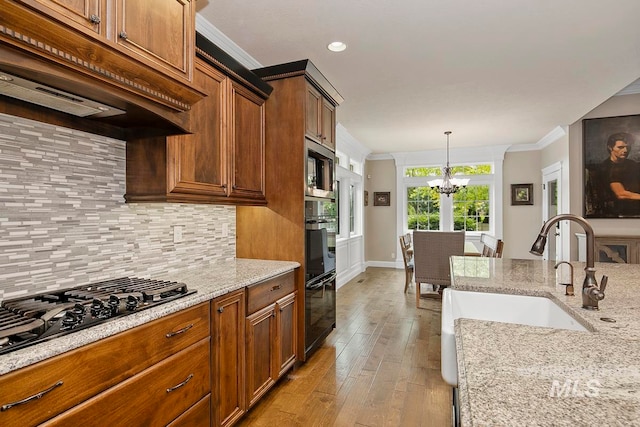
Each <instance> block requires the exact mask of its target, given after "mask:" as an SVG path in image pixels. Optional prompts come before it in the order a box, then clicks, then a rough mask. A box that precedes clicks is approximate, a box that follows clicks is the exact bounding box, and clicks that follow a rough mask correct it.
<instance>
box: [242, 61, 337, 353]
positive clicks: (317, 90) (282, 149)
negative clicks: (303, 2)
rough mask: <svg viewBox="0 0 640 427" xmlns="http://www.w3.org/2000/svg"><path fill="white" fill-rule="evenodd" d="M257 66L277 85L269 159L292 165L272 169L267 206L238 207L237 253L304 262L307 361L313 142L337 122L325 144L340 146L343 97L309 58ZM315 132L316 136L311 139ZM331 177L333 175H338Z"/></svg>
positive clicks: (300, 316) (299, 318)
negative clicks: (338, 133)
mask: <svg viewBox="0 0 640 427" xmlns="http://www.w3.org/2000/svg"><path fill="white" fill-rule="evenodd" d="M253 72H254V73H255V74H257V75H258V76H260V77H262V79H263V80H265V81H266V82H268V83H269V84H270V85H271V86H272V87H273V93H272V94H271V96H270V97H269V98H268V99H267V101H266V109H267V116H266V132H265V133H266V139H265V144H266V145H265V147H266V151H265V159H266V164H267V165H282V164H285V165H286V167H269V168H267V169H266V178H265V181H266V198H267V200H268V202H269V203H268V205H267V207H266V209H263V208H253V207H247V206H238V208H237V209H236V236H237V237H236V256H238V257H239V258H256V259H273V260H289V261H296V262H298V263H300V266H301V267H300V268H299V269H297V270H296V272H295V274H296V277H295V283H296V290H297V298H296V300H295V305H296V309H295V310H294V312H295V316H296V320H295V322H294V323H295V326H296V340H295V345H296V351H295V354H296V357H297V360H299V361H304V358H305V351H306V348H305V327H304V325H305V316H306V315H307V314H306V311H305V309H304V303H305V281H306V277H305V276H306V269H307V266H306V265H305V264H306V261H305V252H306V247H305V242H306V238H307V237H306V223H305V197H306V191H307V188H308V182H307V178H308V176H307V173H306V168H307V165H308V162H309V156H308V155H309V150H308V144H313V145H318V144H317V142H316V141H318V137H317V131H318V130H320V129H321V128H322V127H323V126H326V127H327V128H329V127H332V129H328V130H326V131H324V133H325V135H331V137H328V138H327V140H325V142H324V144H325V146H326V147H320V148H327V147H329V146H331V145H333V147H332V149H333V148H334V147H335V129H334V127H335V111H336V107H337V105H338V104H340V103H341V102H342V101H343V98H342V97H341V95H340V94H339V93H338V92H337V90H336V89H335V88H334V87H333V86H332V85H331V83H330V82H329V81H327V80H326V78H324V76H323V75H322V73H320V71H319V70H318V69H317V68H316V67H315V66H314V65H313V64H312V63H311V61H309V60H303V61H296V62H292V63H287V64H280V65H274V66H270V67H265V68H261V69H258V70H253ZM323 111H326V112H327V114H324V116H325V117H326V118H327V119H326V120H321V116H322V115H323V113H322V112H323ZM328 111H331V115H329V114H328ZM320 133H322V132H320ZM310 134H313V135H310ZM310 138H314V141H309V139H310ZM324 151H327V150H324ZM329 154H330V153H329ZM328 179H330V180H331V181H333V176H331V177H328ZM283 296H284V295H283ZM248 311H249V312H250V310H248Z"/></svg>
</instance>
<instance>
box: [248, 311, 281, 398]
mask: <svg viewBox="0 0 640 427" xmlns="http://www.w3.org/2000/svg"><path fill="white" fill-rule="evenodd" d="M275 318H276V305H275V304H271V305H269V306H267V307H265V308H263V309H262V310H259V311H257V312H256V313H253V314H251V315H249V316H248V317H247V401H248V404H249V407H251V406H253V405H254V404H255V403H256V402H257V401H258V400H259V399H260V398H261V397H262V396H263V395H264V394H265V393H266V392H267V391H268V390H269V389H270V388H271V386H273V384H275V382H276V379H277V378H278V373H277V372H276V366H275V364H276V360H275V354H276V351H277V349H276V347H277V346H276V339H277V337H276V319H275Z"/></svg>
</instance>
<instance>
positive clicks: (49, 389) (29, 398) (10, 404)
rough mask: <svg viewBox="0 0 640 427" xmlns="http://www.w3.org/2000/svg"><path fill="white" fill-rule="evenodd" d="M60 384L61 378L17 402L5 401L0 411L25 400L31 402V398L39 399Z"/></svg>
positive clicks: (23, 402)
mask: <svg viewBox="0 0 640 427" xmlns="http://www.w3.org/2000/svg"><path fill="white" fill-rule="evenodd" d="M61 385H62V380H60V381H58V382H57V383H55V384H54V385H52V386H51V387H49V388H48V389H46V390H43V391H41V392H40V393H36V394H34V395H33V396H29V397H27V398H26V399H22V400H18V401H17V402H13V403H7V404H6V405H2V407H0V412H4V411H7V410H9V409H11V408H13V407H14V406H18V405H22V404H25V403H27V402H31V401H32V400H37V399H40V398H41V397H42V396H44V395H45V394H47V393H49V392H50V391H52V390H53V389H54V388H57V387H60V386H61Z"/></svg>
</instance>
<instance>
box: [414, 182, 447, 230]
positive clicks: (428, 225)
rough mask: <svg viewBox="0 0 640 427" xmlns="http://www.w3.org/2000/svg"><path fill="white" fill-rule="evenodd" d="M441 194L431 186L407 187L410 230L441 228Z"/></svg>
mask: <svg viewBox="0 0 640 427" xmlns="http://www.w3.org/2000/svg"><path fill="white" fill-rule="evenodd" d="M439 196H440V195H439V194H438V193H437V192H436V191H435V190H434V189H433V188H431V187H408V188H407V225H408V226H409V230H439V229H440V197H439Z"/></svg>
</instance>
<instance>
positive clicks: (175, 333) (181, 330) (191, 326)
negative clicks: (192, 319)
mask: <svg viewBox="0 0 640 427" xmlns="http://www.w3.org/2000/svg"><path fill="white" fill-rule="evenodd" d="M191 328H193V323H191V324H189V325H187V326H185V327H184V328H182V329H180V330H177V331H171V332H169V333H168V334H166V335H165V337H167V338H171V337H175V336H176V335H180V334H183V333H185V332H187V331H188V330H189V329H191Z"/></svg>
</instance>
